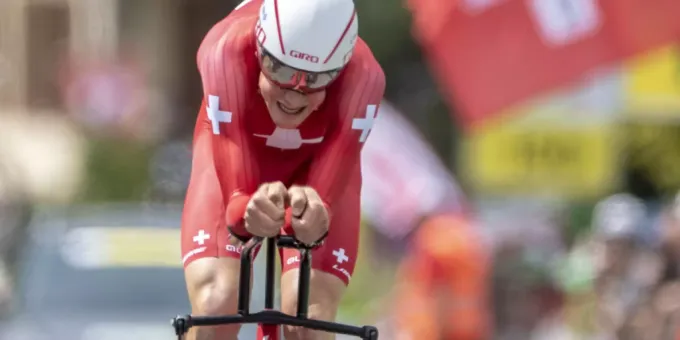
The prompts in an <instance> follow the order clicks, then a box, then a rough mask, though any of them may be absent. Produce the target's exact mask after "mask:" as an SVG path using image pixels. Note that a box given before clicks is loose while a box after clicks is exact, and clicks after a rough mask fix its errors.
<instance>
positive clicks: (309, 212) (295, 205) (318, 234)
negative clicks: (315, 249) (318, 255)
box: [288, 186, 330, 245]
mask: <svg viewBox="0 0 680 340" xmlns="http://www.w3.org/2000/svg"><path fill="white" fill-rule="evenodd" d="M288 199H289V200H290V207H291V210H292V213H293V219H292V223H291V224H292V227H293V231H294V232H295V238H297V239H298V240H299V241H300V242H302V243H304V244H308V245H309V244H313V243H315V242H317V241H319V240H320V239H321V238H322V237H323V236H324V235H325V234H326V232H328V225H329V223H330V218H329V217H328V210H327V209H326V206H325V205H324V204H323V201H322V200H321V197H319V194H318V193H317V192H316V190H314V189H313V188H310V187H301V186H292V187H291V188H290V189H288Z"/></svg>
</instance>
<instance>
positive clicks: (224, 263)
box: [182, 224, 241, 315]
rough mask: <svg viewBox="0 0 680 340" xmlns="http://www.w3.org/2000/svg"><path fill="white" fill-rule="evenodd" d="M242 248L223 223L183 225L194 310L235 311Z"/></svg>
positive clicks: (186, 272) (188, 287) (194, 311)
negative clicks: (205, 225)
mask: <svg viewBox="0 0 680 340" xmlns="http://www.w3.org/2000/svg"><path fill="white" fill-rule="evenodd" d="M240 252H241V247H240V246H238V243H237V241H236V240H232V239H230V238H229V237H228V232H227V230H226V228H224V227H223V226H219V227H214V228H212V229H201V228H200V227H193V226H192V225H190V224H187V225H184V226H183V227H182V259H183V263H184V273H185V278H186V282H187V290H188V293H189V299H190V300H191V305H192V312H193V313H196V314H202V315H213V314H224V313H232V312H236V303H237V300H238V296H237V294H238V277H239V269H240V262H239V258H240Z"/></svg>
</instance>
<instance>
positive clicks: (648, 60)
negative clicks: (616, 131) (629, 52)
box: [624, 46, 680, 118]
mask: <svg viewBox="0 0 680 340" xmlns="http://www.w3.org/2000/svg"><path fill="white" fill-rule="evenodd" d="M624 67H625V71H624V86H625V96H626V99H625V100H626V110H627V111H628V112H629V113H630V114H631V115H633V116H636V117H645V116H664V117H669V116H670V117H677V118H680V47H679V46H667V47H664V48H661V49H658V50H655V51H652V52H650V53H647V54H645V55H643V56H641V57H638V58H634V59H632V60H631V61H629V62H627V63H626V64H625V65H624Z"/></svg>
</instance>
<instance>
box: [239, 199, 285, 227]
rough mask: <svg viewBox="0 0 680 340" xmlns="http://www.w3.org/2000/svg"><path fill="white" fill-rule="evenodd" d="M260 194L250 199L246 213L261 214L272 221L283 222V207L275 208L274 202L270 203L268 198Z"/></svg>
mask: <svg viewBox="0 0 680 340" xmlns="http://www.w3.org/2000/svg"><path fill="white" fill-rule="evenodd" d="M260 193H261V192H260ZM260 193H256V194H255V195H253V198H251V200H250V202H249V203H248V206H247V207H246V212H250V213H254V212H256V211H257V212H262V213H263V214H265V215H267V216H268V217H269V218H270V219H272V220H274V221H277V220H281V221H283V217H284V215H285V212H286V211H285V210H284V209H283V207H278V206H276V204H274V202H272V201H271V200H270V199H269V197H267V196H266V195H263V194H260Z"/></svg>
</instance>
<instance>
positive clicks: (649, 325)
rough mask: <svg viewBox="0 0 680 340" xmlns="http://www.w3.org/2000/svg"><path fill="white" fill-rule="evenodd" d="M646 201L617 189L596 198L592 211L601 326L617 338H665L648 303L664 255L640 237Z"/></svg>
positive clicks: (596, 288) (605, 332)
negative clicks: (612, 193) (602, 198)
mask: <svg viewBox="0 0 680 340" xmlns="http://www.w3.org/2000/svg"><path fill="white" fill-rule="evenodd" d="M646 214H647V211H646V207H645V205H644V203H643V202H642V201H641V200H640V199H638V198H636V197H634V196H632V195H630V194H617V195H613V196H610V197H608V198H606V199H605V200H603V201H601V202H600V203H598V204H597V205H596V207H595V211H594V215H593V237H594V238H593V240H594V242H595V247H596V253H595V254H594V255H595V259H594V260H595V262H596V278H595V292H596V293H597V298H598V318H599V326H600V331H601V332H602V333H603V334H605V335H608V336H611V337H615V338H619V339H661V338H660V337H659V336H658V332H659V325H658V323H657V321H658V318H657V317H656V315H655V313H656V311H655V310H654V309H653V308H652V305H650V302H651V300H650V298H651V297H652V296H653V294H654V290H655V288H656V285H657V283H658V282H659V279H660V277H661V273H662V271H661V269H662V264H663V262H662V258H661V257H660V256H659V254H658V252H657V251H656V250H655V249H651V248H650V247H648V246H647V245H646V244H645V242H644V240H643V239H642V238H641V235H642V233H640V230H641V229H642V228H644V227H647V226H646V225H645V223H644V222H645V216H646Z"/></svg>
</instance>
